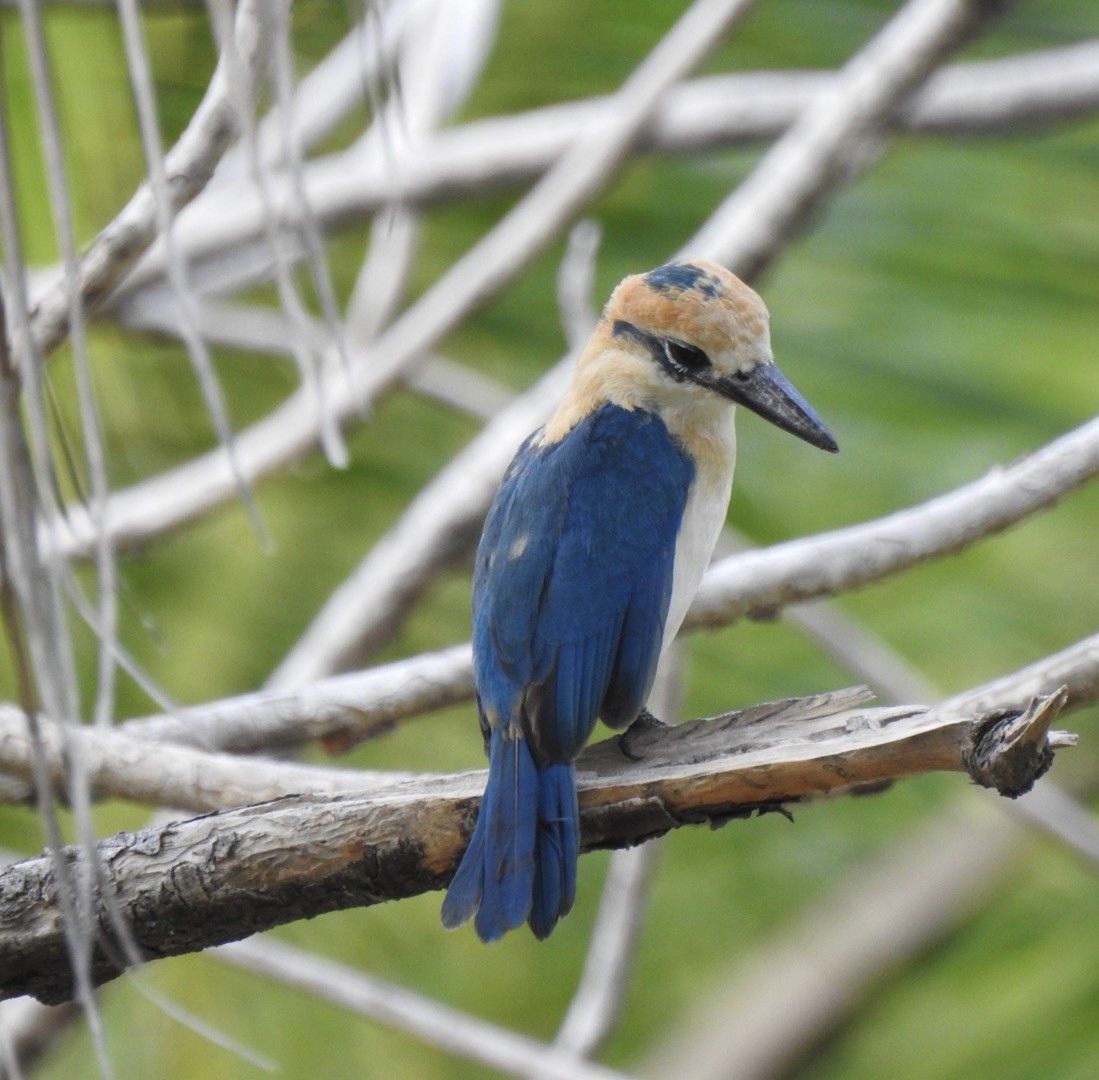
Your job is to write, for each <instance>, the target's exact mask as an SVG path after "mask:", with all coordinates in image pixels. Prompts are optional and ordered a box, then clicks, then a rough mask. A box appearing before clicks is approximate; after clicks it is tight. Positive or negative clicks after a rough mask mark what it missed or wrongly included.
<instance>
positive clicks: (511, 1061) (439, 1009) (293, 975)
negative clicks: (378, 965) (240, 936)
mask: <svg viewBox="0 0 1099 1080" xmlns="http://www.w3.org/2000/svg"><path fill="white" fill-rule="evenodd" d="M214 955H215V956H217V957H219V958H220V959H223V960H225V961H226V962H227V963H230V964H232V965H233V966H234V967H239V968H243V969H244V970H245V971H251V972H254V973H255V974H257V975H262V976H263V977H264V978H267V979H274V980H276V981H278V982H280V983H282V984H283V985H285V986H292V987H295V988H296V989H298V990H304V991H306V992H307V993H309V994H312V995H313V996H314V997H317V998H320V999H321V1000H322V1001H328V1002H331V1003H332V1004H333V1005H338V1006H339V1007H340V1008H341V1009H346V1010H347V1011H348V1012H351V1013H354V1014H355V1015H356V1016H363V1017H366V1018H367V1019H369V1020H376V1021H378V1022H380V1023H383V1024H386V1025H388V1026H389V1027H392V1028H396V1029H397V1030H398V1031H404V1032H407V1033H408V1034H410V1035H412V1036H414V1037H415V1038H417V1039H420V1040H421V1041H423V1042H426V1043H428V1044H429V1045H431V1046H436V1047H438V1048H439V1049H440V1050H442V1051H444V1052H445V1053H450V1054H453V1055H455V1056H456V1057H462V1058H466V1059H467V1060H469V1061H475V1062H477V1063H478V1064H480V1065H484V1066H486V1067H487V1068H490V1069H496V1070H498V1071H500V1072H503V1073H508V1074H510V1075H512V1076H527V1075H529V1074H530V1073H532V1072H534V1071H536V1070H537V1071H538V1072H539V1074H540V1075H543V1076H545V1077H547V1078H549V1077H552V1078H555V1080H624V1074H623V1073H619V1072H614V1071H612V1070H610V1069H607V1068H605V1067H604V1066H601V1065H594V1064H592V1063H591V1062H588V1061H583V1060H581V1059H580V1058H578V1057H576V1056H575V1055H574V1054H570V1053H566V1052H562V1051H560V1050H556V1049H554V1048H553V1047H551V1046H546V1045H545V1044H544V1043H539V1042H535V1041H534V1040H533V1039H529V1038H526V1037H525V1036H523V1035H518V1034H516V1033H515V1032H513V1031H508V1030H507V1029H506V1028H501V1027H497V1026H496V1025H494V1024H490V1023H488V1022H487V1021H485V1020H481V1019H480V1018H479V1017H476V1016H471V1015H470V1014H469V1013H465V1012H459V1011H458V1010H457V1009H451V1008H449V1007H448V1006H446V1005H441V1004H440V1003H439V1002H437V1001H434V1000H432V999H431V998H426V997H423V996H421V995H420V994H416V993H414V992H413V991H411V990H406V989H405V988H404V987H402V986H396V985H395V984H393V983H390V982H385V981H383V980H381V979H377V978H374V977H373V976H372V975H367V974H365V973H363V972H361V971H355V970H353V969H352V968H349V967H347V966H346V965H344V964H338V963H336V962H335V961H334V960H325V959H322V958H320V957H317V956H314V955H312V954H311V953H307V952H305V951H303V950H301V949H295V948H293V947H292V946H290V945H285V944H283V943H282V942H279V941H275V940H274V939H272V938H264V939H262V940H259V939H256V938H252V939H250V940H247V941H237V942H233V943H232V944H230V945H222V946H221V947H220V948H219V949H218V950H217V951H216V952H215V953H214Z"/></svg>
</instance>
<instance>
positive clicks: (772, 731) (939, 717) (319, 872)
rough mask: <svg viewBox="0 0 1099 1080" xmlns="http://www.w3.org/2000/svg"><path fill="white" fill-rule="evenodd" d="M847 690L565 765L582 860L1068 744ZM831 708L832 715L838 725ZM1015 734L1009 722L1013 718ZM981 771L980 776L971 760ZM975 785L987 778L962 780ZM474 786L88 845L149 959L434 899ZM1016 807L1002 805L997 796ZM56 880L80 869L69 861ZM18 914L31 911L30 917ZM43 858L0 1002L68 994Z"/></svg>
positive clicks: (26, 891)
mask: <svg viewBox="0 0 1099 1080" xmlns="http://www.w3.org/2000/svg"><path fill="white" fill-rule="evenodd" d="M863 696H864V694H863V692H861V691H854V692H853V691H837V692H835V693H833V694H824V695H818V696H817V697H814V698H803V699H797V700H794V701H787V702H780V703H775V704H771V705H763V706H757V707H755V708H753V709H747V710H744V711H743V712H739V713H731V714H727V715H725V716H721V717H716V718H714V719H711V720H699V721H694V722H692V723H689V724H684V725H681V726H679V727H675V728H668V729H665V730H663V731H657V732H653V733H650V734H649V735H647V736H642V737H641V740H642V745H641V746H640V749H641V752H642V754H643V755H644V756H643V760H642V761H641V762H640V763H634V762H627V761H626V760H625V759H624V758H623V755H622V754H621V751H620V749H619V747H618V745H617V741H616V740H613V739H612V740H609V741H607V742H604V743H600V744H598V745H597V746H594V747H591V748H589V750H588V751H586V752H585V754H584V755H583V757H582V758H581V759H580V762H579V763H578V780H579V789H580V804H581V813H582V835H583V845H584V848H585V849H586V850H591V849H593V848H598V847H618V846H622V845H631V844H635V843H638V842H639V841H642V840H645V839H649V838H651V837H653V836H657V835H660V834H662V833H664V832H667V831H668V830H669V829H673V828H677V827H679V826H681V825H685V824H693V823H701V822H709V823H711V824H714V823H722V822H725V821H727V820H729V819H730V818H731V817H743V816H745V815H749V814H751V813H752V812H753V811H755V810H759V809H768V808H775V807H777V806H779V805H781V804H784V803H788V802H792V801H797V800H800V799H805V798H814V797H818V796H821V795H825V794H830V793H840V792H844V791H849V790H852V789H857V788H858V787H860V786H862V785H865V784H868V783H873V784H879V783H881V782H883V781H886V780H893V779H898V778H900V777H904V776H910V775H913V774H916V773H921V772H927V771H932V770H947V771H966V770H970V769H976V767H977V764H978V763H981V768H982V769H984V768H985V767H986V766H990V767H991V772H992V773H996V774H997V775H998V774H1000V773H1002V772H1003V769H1002V765H1003V755H997V754H996V753H995V751H994V749H992V748H993V747H994V746H995V745H996V744H997V743H998V742H999V739H1000V736H1001V733H1002V731H1003V730H1004V725H1005V724H1006V725H1007V726H1008V727H1011V725H1013V724H1018V723H1020V722H1021V723H1022V724H1023V727H1024V729H1025V730H1026V732H1027V733H1028V739H1026V740H1024V742H1025V743H1026V745H1025V747H1024V752H1023V753H1022V754H1021V755H1020V754H1019V753H1017V751H1018V749H1019V745H1021V744H1013V745H1012V746H1010V747H1006V748H1005V751H1004V753H1005V754H1006V755H1007V756H1008V757H1010V758H1011V759H1012V760H1013V761H1014V763H1015V764H1016V765H1018V763H1019V761H1020V760H1024V759H1025V761H1026V762H1027V767H1028V768H1029V770H1030V772H1029V775H1025V776H1024V775H1022V774H1021V773H1020V774H1019V775H1014V776H1013V777H1012V784H1013V785H1014V784H1016V783H1017V782H1019V781H1022V782H1023V783H1027V782H1030V781H1032V780H1033V778H1034V777H1035V776H1037V775H1040V774H1041V772H1042V771H1044V769H1045V768H1046V767H1048V764H1049V760H1050V758H1051V749H1050V747H1051V746H1052V745H1065V743H1066V740H1065V738H1063V737H1061V736H1059V735H1058V734H1057V733H1053V735H1052V737H1051V740H1050V741H1049V742H1047V733H1048V732H1049V725H1050V721H1051V720H1052V719H1053V717H1054V716H1055V715H1056V714H1057V711H1058V709H1059V707H1060V706H1061V704H1062V702H1063V695H1059V694H1054V695H1052V696H1050V697H1047V698H1044V699H1041V700H1039V701H1035V702H1032V703H1030V705H1029V706H1028V707H1027V708H1026V709H1024V710H1023V711H1022V713H1019V712H1012V713H1008V714H1006V715H1001V717H1000V718H999V719H997V718H996V717H990V716H988V715H978V716H968V717H964V718H957V717H951V716H944V715H943V714H941V713H936V712H935V711H934V710H931V711H925V710H922V709H915V710H914V709H912V708H903V709H897V708H890V709H864V708H857V707H856V708H852V707H851V706H852V705H856V704H857V702H858V701H859V700H860V699H861V698H862V697H863ZM837 709H843V710H845V711H841V712H837ZM1020 718H1022V719H1021V720H1020ZM986 759H987V760H986ZM971 775H972V776H973V778H974V779H975V780H977V781H978V782H985V781H986V780H987V778H988V777H987V775H986V773H985V772H984V771H981V772H977V771H973V772H971ZM483 787H484V773H483V772H473V773H463V774H460V775H457V776H448V777H440V778H430V779H417V780H415V781H412V782H409V783H406V784H401V785H396V786H393V787H389V788H384V789H381V790H379V791H375V792H372V793H367V794H360V795H352V794H349V795H344V796H329V797H325V796H289V797H287V798H283V799H279V800H277V801H275V802H271V803H266V804H263V805H261V806H250V807H244V808H240V809H234V810H227V811H224V812H222V813H220V814H211V815H207V816H205V817H201V818H196V819H193V820H190V821H182V822H175V823H172V824H170V825H166V826H154V827H150V828H148V829H145V830H142V831H141V832H138V833H134V834H119V835H118V836H116V837H114V838H112V839H110V840H107V841H104V842H103V843H101V844H100V845H99V849H98V857H99V860H100V864H101V866H102V867H103V873H104V874H105V875H106V876H107V887H109V888H110V890H111V896H112V898H113V900H114V901H115V903H116V904H117V906H118V909H119V910H120V911H122V912H123V913H124V914H125V916H126V918H127V920H128V922H129V925H130V926H131V928H132V933H133V938H134V940H135V941H136V942H137V943H138V945H139V946H140V947H141V948H142V949H143V950H144V951H145V953H146V954H147V956H148V957H150V958H154V957H163V956H167V955H176V954H179V953H181V952H188V951H192V950H194V949H198V948H204V947H206V946H208V945H211V944H215V943H220V942H225V941H228V940H232V939H235V938H239V937H242V936H245V935H247V934H250V933H254V932H256V931H257V930H260V929H263V928H266V927H270V926H274V925H278V924H280V923H284V922H287V921H290V920H293V919H296V918H303V917H306V916H310V915H316V914H320V913H322V912H325V911H333V910H336V909H339V908H345V907H349V906H359V905H369V904H373V903H378V902H381V901H382V900H387V899H399V898H402V897H406V896H411V895H414V894H416V893H420V892H423V891H425V890H428V889H438V888H441V887H442V886H443V885H444V884H445V882H446V880H447V878H448V877H449V874H450V872H451V870H452V869H453V867H454V864H455V862H456V860H457V858H458V855H459V853H460V852H461V850H462V849H463V847H464V845H465V843H466V842H467V841H468V832H469V829H470V827H471V825H472V821H473V817H474V813H475V810H476V807H477V803H478V801H479V798H480V794H481V792H482V790H483ZM1009 793H1014V792H1009ZM65 856H66V859H67V861H68V862H69V863H70V864H75V865H77V866H78V865H79V864H80V862H81V860H83V859H85V858H86V857H87V855H86V853H85V852H83V851H81V850H80V849H66V851H65ZM30 900H33V902H28V901H30ZM56 902H57V885H56V880H55V876H54V868H53V865H52V863H51V861H50V859H48V858H46V857H39V858H37V859H30V860H27V861H25V862H21V863H16V864H15V865H13V866H10V867H8V868H7V869H6V870H5V871H4V872H3V873H0V927H2V928H3V929H2V930H0V997H10V996H15V995H19V994H27V993H29V994H32V995H34V996H35V997H38V998H39V999H40V1000H43V1001H48V1002H56V1001H60V1000H64V999H65V998H66V997H67V996H68V995H69V994H70V993H71V980H70V975H69V968H68V963H67V959H66V954H65V948H64V941H63V936H62V933H61V930H60V926H59V920H57V918H56V917H55V907H54V906H55V904H56ZM98 923H99V930H100V937H99V948H98V949H97V951H96V953H95V955H94V957H93V978H94V979H95V980H96V981H106V980H108V979H111V978H113V977H115V976H116V975H117V974H118V972H119V967H120V966H122V964H123V962H122V960H121V959H120V958H121V956H122V955H123V954H122V953H121V952H120V951H119V950H118V949H117V948H116V947H113V946H112V945H111V944H110V943H111V942H112V940H113V930H112V923H111V921H110V919H109V917H108V916H107V914H106V912H105V910H103V911H101V912H100V918H99V919H98Z"/></svg>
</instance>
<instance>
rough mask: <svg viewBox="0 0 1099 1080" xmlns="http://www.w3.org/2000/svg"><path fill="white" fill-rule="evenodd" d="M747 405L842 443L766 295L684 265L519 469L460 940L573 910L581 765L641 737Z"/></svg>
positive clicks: (492, 625) (494, 555)
mask: <svg viewBox="0 0 1099 1080" xmlns="http://www.w3.org/2000/svg"><path fill="white" fill-rule="evenodd" d="M734 405H743V406H745V407H746V408H748V409H751V410H752V411H753V412H756V413H758V414H759V415H760V416H763V417H764V418H766V419H767V420H770V421H771V422H772V423H774V424H776V425H777V426H778V427H780V428H782V429H783V430H785V431H788V432H790V433H791V434H793V435H797V436H798V437H799V438H802V439H804V440H805V441H806V442H809V443H812V445H813V446H817V447H820V448H821V449H823V450H829V451H833V452H834V451H835V450H836V449H837V446H836V442H835V440H834V439H833V438H832V436H831V434H829V432H828V429H827V428H826V427H825V426H824V424H823V423H822V422H821V420H820V418H819V417H818V416H817V414H816V413H815V412H814V411H813V409H812V408H811V407H810V406H809V404H808V403H807V402H806V401H805V400H804V398H802V396H801V395H800V394H799V393H798V392H797V390H795V389H794V387H793V386H792V385H791V384H790V383H789V382H788V381H787V379H786V378H785V376H784V375H783V374H782V373H781V372H780V371H779V369H778V368H777V367H776V366H775V363H774V361H773V359H772V356H771V344H770V331H769V318H768V314H767V309H766V307H765V306H764V304H763V301H762V300H760V298H759V297H758V296H757V295H756V294H755V293H754V292H753V291H752V290H751V289H750V288H748V286H747V285H745V284H744V283H743V282H742V281H740V279H739V278H737V277H736V276H734V275H733V274H731V273H729V271H728V270H725V269H724V268H723V267H721V266H718V265H716V264H715V263H712V262H708V261H705V260H701V259H696V260H692V261H689V262H674V263H669V264H667V265H665V266H660V267H657V268H656V269H655V270H651V271H649V272H648V273H647V274H638V275H634V276H632V277H627V278H626V279H625V280H624V281H622V282H621V283H620V284H619V285H618V287H617V288H616V289H615V290H614V293H613V294H612V295H611V298H610V300H609V301H608V303H607V306H606V309H605V310H604V312H603V317H602V319H601V320H600V322H599V325H598V326H597V327H596V329H595V332H594V334H593V335H592V339H591V341H590V342H589V343H588V345H587V347H586V348H585V350H584V352H583V354H582V356H581V357H580V360H579V363H578V365H577V367H576V371H575V374H574V376H573V379H572V383H571V385H570V387H569V389H568V391H567V393H566V394H565V397H564V400H563V401H562V402H561V403H560V405H559V406H558V407H557V410H556V411H555V412H554V413H553V415H552V416H551V417H550V419H549V420H548V421H547V422H546V424H545V426H544V427H542V428H540V429H539V430H538V431H536V432H535V433H534V434H533V435H531V436H530V438H528V439H527V441H526V442H525V443H524V444H523V445H522V447H521V448H520V449H519V452H518V453H517V454H516V456H515V459H514V461H512V463H511V465H510V467H509V468H508V471H507V473H506V475H505V476H504V480H503V483H502V485H501V487H500V491H499V493H498V494H497V496H496V499H495V501H494V503H493V505H492V509H491V510H490V511H489V514H488V518H487V520H486V522H485V529H484V534H483V535H482V537H481V543H480V546H479V547H478V549H477V558H476V565H475V569H474V579H473V655H474V678H475V682H476V688H477V704H478V709H479V711H480V720H481V729H482V732H483V733H484V737H485V743H486V748H487V751H488V755H489V774H488V785H487V787H486V789H485V795H484V799H483V800H482V803H481V809H480V813H479V816H478V819H477V824H476V827H475V829H474V831H473V836H472V838H471V840H470V843H469V847H468V848H467V850H466V853H465V855H464V857H463V858H462V861H461V864H460V865H459V867H458V870H457V872H456V873H455V875H454V879H453V881H452V882H451V884H450V888H449V891H448V892H447V895H446V899H445V900H444V901H443V908H442V919H443V924H444V925H445V926H446V927H448V928H453V927H456V926H459V925H461V924H462V923H464V922H466V921H467V920H468V919H470V918H472V917H474V916H476V919H475V926H476V929H477V933H478V934H479V935H480V937H481V938H482V939H483V940H484V941H494V940H496V939H497V938H499V937H501V936H502V935H503V934H504V933H505V932H506V931H508V930H511V929H514V928H516V927H518V926H519V925H521V924H522V923H523V922H524V921H525V922H528V923H529V924H530V927H531V929H532V930H533V931H534V934H535V936H536V937H538V938H545V937H546V936H547V935H548V934H549V933H550V932H551V931H552V930H553V928H554V926H555V925H556V924H557V921H558V919H560V918H561V917H562V916H563V915H566V914H567V913H568V911H569V909H570V908H571V907H572V902H573V898H574V896H575V893H576V870H577V861H578V856H579V849H580V825H579V815H578V811H577V802H576V783H575V778H574V772H573V764H572V762H573V761H574V759H575V758H576V756H577V755H578V754H579V753H580V751H581V749H582V748H583V746H584V744H585V742H587V740H588V737H589V736H590V735H591V732H592V729H593V727H594V726H595V721H596V718H597V717H601V718H602V719H603V721H604V722H605V723H606V724H607V725H609V726H610V727H612V728H617V729H621V728H626V727H627V726H628V725H630V724H632V723H633V722H634V721H636V720H637V719H638V717H639V716H640V715H641V714H642V712H643V709H644V705H645V701H646V699H647V697H648V694H649V691H650V689H651V688H652V683H653V678H654V676H655V674H656V666H657V662H658V660H659V659H660V655H661V652H662V651H663V650H664V649H665V648H666V647H667V645H668V644H669V642H671V640H672V639H673V638H674V637H675V635H676V632H677V631H678V630H679V626H680V624H681V623H682V621H683V617H684V615H685V614H686V613H687V608H688V607H689V606H690V603H691V599H692V598H693V596H694V593H695V589H696V588H697V587H698V583H699V581H700V580H701V578H702V574H703V571H704V570H705V569H706V565H707V563H708V562H709V560H710V556H711V554H712V553H713V548H714V544H715V543H716V541H717V536H718V533H719V531H720V530H721V526H722V524H723V522H724V521H725V513H726V509H727V507H728V503H729V494H730V491H731V488H732V482H733V462H734V458H735V451H736V439H735V434H734V428H733V414H734V412H735V409H734V408H733V406H734ZM645 715H646V716H647V715H648V714H645Z"/></svg>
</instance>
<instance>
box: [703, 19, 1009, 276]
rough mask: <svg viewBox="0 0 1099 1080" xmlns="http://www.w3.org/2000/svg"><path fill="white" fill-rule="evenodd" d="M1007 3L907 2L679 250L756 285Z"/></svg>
mask: <svg viewBox="0 0 1099 1080" xmlns="http://www.w3.org/2000/svg"><path fill="white" fill-rule="evenodd" d="M1006 6H1008V5H1007V3H1006V2H1005V0H909V2H908V3H906V4H905V5H904V7H902V8H901V10H900V12H899V13H898V14H897V15H895V16H894V17H893V18H892V19H891V20H890V21H889V23H888V24H887V25H886V26H885V28H884V29H883V30H882V31H881V32H880V33H878V35H877V36H876V37H875V38H874V39H873V40H872V41H871V42H870V43H869V44H868V45H866V46H865V47H864V48H862V49H860V50H859V52H857V53H856V54H855V55H854V56H853V57H852V58H851V59H850V60H849V61H848V62H847V63H846V64H845V65H844V66H843V68H842V70H841V71H840V73H839V74H838V75H837V77H836V81H835V82H834V83H833V85H832V86H831V87H830V88H829V90H828V91H827V92H826V93H824V94H823V95H821V96H820V97H819V98H817V99H816V100H815V101H814V102H813V104H811V105H810V106H809V107H808V108H807V109H806V110H805V112H804V113H802V114H801V116H799V117H798V119H797V120H796V121H795V122H794V123H793V124H792V125H791V126H790V128H789V129H788V130H787V131H786V133H785V134H784V135H783V136H782V138H780V139H779V141H778V142H777V143H775V145H774V146H773V147H772V148H771V149H770V150H769V151H768V152H767V154H766V156H765V157H764V158H763V160H762V161H761V162H760V163H759V165H757V166H756V168H755V169H753V170H752V173H751V175H750V176H749V177H748V178H747V180H745V181H744V183H743V184H741V185H740V186H739V187H738V188H737V189H736V190H735V191H734V192H733V193H732V195H730V196H729V197H728V199H726V200H725V202H724V204H723V205H722V206H720V207H719V208H718V209H717V211H715V213H713V214H711V216H710V218H709V219H708V220H707V221H706V223H705V224H704V225H703V226H702V228H701V229H700V230H699V231H698V232H697V233H696V234H695V236H694V237H693V238H692V239H691V240H689V241H688V242H687V243H686V244H685V245H684V247H683V249H682V250H683V252H684V253H686V254H688V255H690V254H692V253H694V252H703V253H705V254H707V255H708V256H710V257H711V258H713V259H714V260H715V261H716V262H720V263H722V264H723V265H725V266H728V267H730V268H731V269H733V270H735V271H736V272H737V273H738V274H740V275H741V276H742V277H746V278H749V279H754V278H756V277H758V276H759V274H760V273H762V272H763V271H764V270H765V269H766V268H767V267H768V266H769V265H770V263H771V262H772V260H773V259H774V257H775V255H776V254H777V252H778V251H779V250H781V248H782V247H783V246H784V242H785V241H787V240H788V239H789V238H790V237H792V236H793V235H795V234H796V233H797V232H799V231H800V230H801V228H802V227H803V226H804V224H805V222H806V221H807V220H808V219H809V217H810V216H811V214H812V213H813V211H814V210H816V209H817V207H819V206H820V205H821V204H822V203H823V201H824V199H825V198H826V197H827V195H828V193H829V192H830V191H832V190H833V189H835V188H837V187H841V186H844V185H846V184H848V183H850V182H851V181H852V180H853V179H854V178H855V177H856V176H857V175H858V174H860V173H862V172H864V171H865V170H866V169H867V168H868V167H869V166H870V165H871V164H872V163H873V161H874V160H875V159H876V157H877V156H878V153H879V152H880V150H881V149H882V147H883V146H884V144H885V141H886V136H887V130H888V124H889V121H890V119H891V117H892V116H893V114H894V113H895V111H896V110H897V108H898V106H899V105H900V104H901V103H902V102H903V101H904V100H905V99H906V98H907V96H908V95H909V94H910V93H911V92H912V91H913V90H914V89H915V88H916V87H917V86H919V85H920V84H921V83H922V82H923V81H924V80H925V79H926V78H927V77H928V76H929V75H930V74H931V72H932V71H933V70H934V68H935V67H936V66H937V65H938V64H940V63H941V62H942V61H943V60H944V59H945V58H946V57H947V56H948V55H949V53H950V52H952V51H953V50H955V49H958V48H959V47H960V46H961V45H963V44H964V43H965V41H966V40H967V39H968V38H969V37H970V36H971V35H972V34H973V33H974V32H975V31H976V30H977V29H978V28H979V27H980V25H981V24H982V23H983V22H984V21H985V20H987V19H989V18H990V17H992V16H993V15H995V14H998V13H999V11H1000V10H1001V9H1003V8H1005V7H1006Z"/></svg>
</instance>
